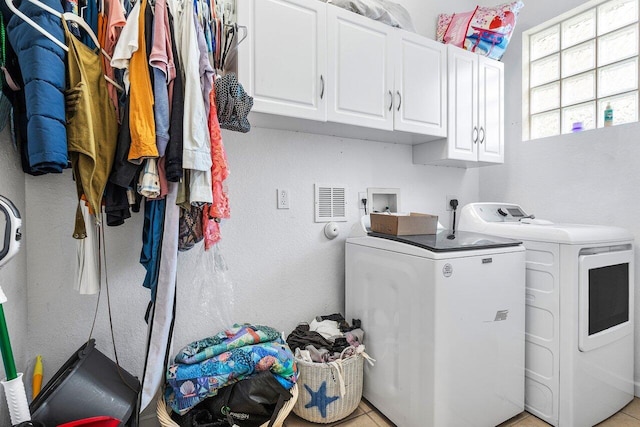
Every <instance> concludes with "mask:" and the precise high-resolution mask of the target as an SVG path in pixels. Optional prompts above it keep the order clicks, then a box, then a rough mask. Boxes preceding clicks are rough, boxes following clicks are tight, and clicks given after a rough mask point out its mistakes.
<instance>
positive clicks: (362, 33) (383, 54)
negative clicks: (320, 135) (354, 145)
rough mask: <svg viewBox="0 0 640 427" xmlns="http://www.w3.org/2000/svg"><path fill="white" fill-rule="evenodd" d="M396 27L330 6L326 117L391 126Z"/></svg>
mask: <svg viewBox="0 0 640 427" xmlns="http://www.w3.org/2000/svg"><path fill="white" fill-rule="evenodd" d="M392 31H393V28H392V27H389V26H388V25H384V24H380V23H378V22H376V21H373V20H371V19H368V18H366V17H364V16H360V15H357V14H355V13H352V12H349V11H347V10H344V9H342V8H339V7H337V6H333V5H327V44H328V70H329V76H328V82H329V93H328V96H327V101H328V107H327V119H328V120H329V121H331V122H336V123H346V124H350V125H357V126H364V127H370V128H375V129H384V130H393V106H392V103H393V96H394V94H393V62H392V61H390V58H391V56H392V52H391V48H392V46H391V40H392V37H391V34H392Z"/></svg>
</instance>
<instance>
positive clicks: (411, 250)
mask: <svg viewBox="0 0 640 427" xmlns="http://www.w3.org/2000/svg"><path fill="white" fill-rule="evenodd" d="M360 234H362V235H361V236H358V237H353V236H352V237H350V238H348V239H347V243H346V266H345V269H346V292H345V303H346V310H345V312H346V315H347V318H348V319H351V318H357V319H361V320H362V325H363V327H364V329H365V331H366V336H365V342H366V346H367V353H369V354H370V355H371V356H372V357H374V358H375V359H376V360H377V361H376V363H375V366H365V372H364V391H363V393H364V396H365V397H366V398H367V399H368V400H369V401H370V402H371V403H372V404H373V405H374V406H375V407H376V408H378V409H379V410H380V411H381V412H382V413H384V414H385V415H386V416H387V417H388V418H389V419H390V420H391V421H393V422H394V423H395V424H396V425H398V426H402V427H467V426H468V427H491V426H495V425H497V424H500V423H501V422H503V421H506V420H508V419H509V418H511V417H513V416H515V415H517V414H519V413H520V412H522V411H523V410H524V290H525V288H524V262H525V259H524V248H523V247H522V245H520V242H519V241H516V240H512V239H504V238H499V237H493V236H485V235H481V234H477V233H465V232H457V233H456V234H455V235H451V234H450V233H449V232H448V231H446V230H441V231H439V232H438V234H435V235H421V236H402V237H395V236H389V235H383V234H377V233H369V235H366V234H364V233H360ZM365 365H367V364H365Z"/></svg>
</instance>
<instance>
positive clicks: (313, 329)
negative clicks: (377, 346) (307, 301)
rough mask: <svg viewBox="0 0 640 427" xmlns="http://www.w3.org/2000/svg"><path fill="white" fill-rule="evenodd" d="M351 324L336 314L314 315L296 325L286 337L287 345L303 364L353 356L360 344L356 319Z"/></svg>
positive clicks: (362, 339) (358, 321)
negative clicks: (306, 321)
mask: <svg viewBox="0 0 640 427" xmlns="http://www.w3.org/2000/svg"><path fill="white" fill-rule="evenodd" d="M351 323H352V324H351V325H349V323H347V321H346V320H345V318H344V317H343V316H342V314H340V313H335V314H329V315H324V316H317V317H316V318H315V319H313V320H312V321H311V323H300V324H299V325H298V326H297V327H296V328H295V329H294V330H293V331H292V332H291V333H290V334H289V336H288V337H287V344H289V347H290V348H291V350H293V351H294V352H295V356H296V358H298V359H301V360H304V361H306V362H318V363H326V362H332V361H334V360H338V359H344V358H345V357H348V356H351V355H353V354H355V353H356V349H357V348H358V347H359V346H361V345H363V342H364V331H363V330H362V328H361V322H360V320H359V319H353V320H352V322H351Z"/></svg>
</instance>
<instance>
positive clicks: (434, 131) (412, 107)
mask: <svg viewBox="0 0 640 427" xmlns="http://www.w3.org/2000/svg"><path fill="white" fill-rule="evenodd" d="M396 33H397V43H395V44H394V46H395V47H394V50H396V49H397V52H396V57H397V62H396V70H395V93H394V95H395V96H396V100H395V108H394V115H395V117H394V128H395V129H397V130H402V131H405V132H413V133H420V134H429V135H435V136H441V137H446V136H447V46H446V45H444V44H442V43H437V42H435V41H433V40H429V39H426V38H424V37H421V36H419V35H417V34H415V33H410V32H407V31H400V30H399V31H397V32H396Z"/></svg>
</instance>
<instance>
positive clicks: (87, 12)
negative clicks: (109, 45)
mask: <svg viewBox="0 0 640 427" xmlns="http://www.w3.org/2000/svg"><path fill="white" fill-rule="evenodd" d="M84 20H85V22H86V23H87V24H88V25H89V27H91V30H92V31H93V33H94V34H98V3H97V2H96V0H86V1H85V9H84ZM82 43H84V44H85V46H88V47H89V48H90V49H94V48H95V47H96V45H95V43H94V42H93V39H92V38H91V37H90V36H89V35H88V34H86V33H85V34H84V35H83V36H82Z"/></svg>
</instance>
